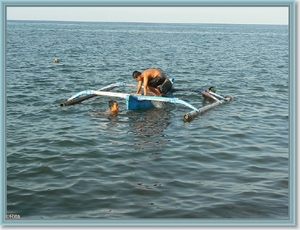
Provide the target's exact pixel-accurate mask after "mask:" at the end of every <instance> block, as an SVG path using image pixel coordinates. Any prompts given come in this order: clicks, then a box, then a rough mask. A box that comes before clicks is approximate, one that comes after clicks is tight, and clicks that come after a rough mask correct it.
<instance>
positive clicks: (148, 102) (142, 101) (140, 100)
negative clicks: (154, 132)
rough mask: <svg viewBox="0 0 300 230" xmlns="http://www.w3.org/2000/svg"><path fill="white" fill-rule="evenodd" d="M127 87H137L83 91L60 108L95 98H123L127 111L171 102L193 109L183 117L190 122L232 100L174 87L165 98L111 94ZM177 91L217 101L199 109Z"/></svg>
mask: <svg viewBox="0 0 300 230" xmlns="http://www.w3.org/2000/svg"><path fill="white" fill-rule="evenodd" d="M171 82H172V84H173V82H174V79H171ZM125 86H135V85H132V84H128V83H125V82H117V83H114V84H110V85H108V86H106V87H103V88H101V89H99V90H85V91H81V92H79V93H77V94H75V95H74V96H72V97H70V98H69V99H68V100H67V101H66V102H63V103H61V104H60V106H69V105H74V104H77V103H80V102H82V101H84V100H87V99H89V98H92V97H95V96H106V97H117V98H123V99H125V100H126V109H127V110H137V109H147V108H152V107H156V103H155V102H169V103H174V104H181V105H185V106H187V107H189V108H191V109H192V111H191V112H189V113H187V114H185V115H184V116H183V120H184V121H190V120H192V119H193V118H194V117H196V116H198V115H200V114H203V113H204V112H206V111H208V110H209V109H211V108H214V107H216V106H218V105H220V104H223V103H224V102H228V101H231V100H232V97H231V96H226V97H223V96H221V95H218V94H216V93H213V92H211V91H209V92H206V91H205V90H202V89H198V90H183V89H174V87H173V91H172V92H170V93H168V94H166V95H165V96H163V97H160V96H144V95H140V94H129V93H119V92H109V91H110V90H112V89H114V88H116V87H125ZM176 91H191V92H197V93H201V94H202V95H204V96H206V97H209V98H211V99H213V100H215V102H214V103H212V104H209V105H207V106H204V107H202V108H199V109H198V108H196V107H195V106H193V105H191V104H190V103H188V102H186V101H183V100H181V99H179V98H174V97H173V93H174V92H176Z"/></svg>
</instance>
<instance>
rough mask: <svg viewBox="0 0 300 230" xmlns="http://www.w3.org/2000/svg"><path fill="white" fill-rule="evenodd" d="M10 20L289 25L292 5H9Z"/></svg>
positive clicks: (8, 14) (8, 16) (8, 17)
mask: <svg viewBox="0 0 300 230" xmlns="http://www.w3.org/2000/svg"><path fill="white" fill-rule="evenodd" d="M7 19H8V20H59V21H101V22H182V23H240V24H241V23H247V24H249V23H250V24H285V25H287V24H288V7H181V6H180V7H157V6H155V7H120V6H116V7H7Z"/></svg>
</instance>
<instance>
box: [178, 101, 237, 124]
mask: <svg viewBox="0 0 300 230" xmlns="http://www.w3.org/2000/svg"><path fill="white" fill-rule="evenodd" d="M231 100H232V97H231V96H225V97H223V99H221V100H218V101H215V102H214V103H212V104H209V105H206V106H204V107H201V108H199V110H198V111H196V110H193V111H191V112H189V113H186V114H185V115H184V116H183V120H184V121H191V120H192V119H193V118H195V117H196V116H199V115H202V114H203V113H205V112H207V111H208V110H210V109H212V108H215V107H217V106H219V105H221V104H223V103H226V102H229V101H231Z"/></svg>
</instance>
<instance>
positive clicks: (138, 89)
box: [135, 81, 143, 94]
mask: <svg viewBox="0 0 300 230" xmlns="http://www.w3.org/2000/svg"><path fill="white" fill-rule="evenodd" d="M142 83H143V81H139V83H138V85H137V88H136V92H135V93H136V94H139V92H140V90H141V87H142Z"/></svg>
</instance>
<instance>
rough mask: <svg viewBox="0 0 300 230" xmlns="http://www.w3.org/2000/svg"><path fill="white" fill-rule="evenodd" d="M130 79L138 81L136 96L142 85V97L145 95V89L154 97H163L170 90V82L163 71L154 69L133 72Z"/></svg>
mask: <svg viewBox="0 0 300 230" xmlns="http://www.w3.org/2000/svg"><path fill="white" fill-rule="evenodd" d="M132 77H133V78H134V79H135V80H136V81H138V82H139V83H138V85H137V89H136V94H138V93H139V92H140V90H141V88H142V85H144V95H147V89H149V90H150V91H151V92H153V93H154V94H155V95H156V96H164V95H165V94H167V93H168V92H169V91H171V89H172V83H171V81H170V80H169V79H168V78H167V77H166V75H165V74H164V72H163V71H161V70H160V69H156V68H151V69H146V70H145V71H143V72H142V73H141V72H139V71H134V72H133V73H132Z"/></svg>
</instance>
